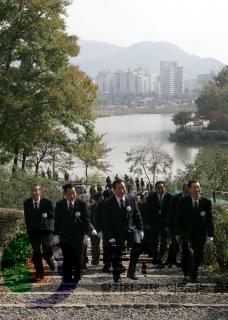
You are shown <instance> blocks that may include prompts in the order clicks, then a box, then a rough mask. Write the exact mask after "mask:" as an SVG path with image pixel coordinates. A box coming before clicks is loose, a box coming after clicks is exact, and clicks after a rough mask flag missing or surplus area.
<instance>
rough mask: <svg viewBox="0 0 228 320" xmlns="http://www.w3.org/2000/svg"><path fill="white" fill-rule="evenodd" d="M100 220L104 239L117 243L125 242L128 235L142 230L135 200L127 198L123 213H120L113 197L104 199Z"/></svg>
mask: <svg viewBox="0 0 228 320" xmlns="http://www.w3.org/2000/svg"><path fill="white" fill-rule="evenodd" d="M127 208H128V209H129V211H128V210H127ZM102 220H103V223H102V225H103V231H104V237H105V238H106V239H107V240H110V239H112V238H114V239H115V240H116V241H117V242H122V241H125V240H126V238H127V234H128V233H131V232H135V231H136V230H143V224H142V217H141V214H140V212H139V210H138V208H137V206H136V202H135V199H134V198H132V197H129V196H126V197H125V208H124V212H121V210H120V207H119V204H118V202H117V200H116V197H115V195H113V196H112V197H111V198H108V199H106V200H105V201H104V204H103V215H102Z"/></svg>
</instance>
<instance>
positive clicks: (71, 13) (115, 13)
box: [66, 0, 228, 64]
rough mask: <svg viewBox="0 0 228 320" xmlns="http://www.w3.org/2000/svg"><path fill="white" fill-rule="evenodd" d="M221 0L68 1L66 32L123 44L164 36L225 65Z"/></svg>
mask: <svg viewBox="0 0 228 320" xmlns="http://www.w3.org/2000/svg"><path fill="white" fill-rule="evenodd" d="M227 15H228V3H227V1H225V0H218V1H214V0H209V1H208V0H200V1H197V0H192V1H191V2H189V1H182V0H171V1H166V0H141V1H139V0H124V1H121V0H115V1H114V0H97V1H92V0H77V1H76V0H74V1H73V3H72V5H71V6H70V7H69V8H68V18H67V19H66V22H67V31H68V32H69V33H70V34H76V35H77V36H78V37H79V38H80V39H82V40H94V41H100V42H107V43H111V44H116V45H121V46H125V47H127V46H129V45H131V44H133V43H136V42H143V41H153V42H157V41H167V42H170V43H174V44H176V45H177V46H179V47H180V48H182V49H183V50H184V51H187V52H189V53H191V54H196V55H199V56H201V57H213V58H216V59H218V60H220V61H222V62H223V63H225V64H228V54H227V52H228V43H227V42H226V38H227V30H228V20H227Z"/></svg>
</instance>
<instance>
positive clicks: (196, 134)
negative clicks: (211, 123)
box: [169, 128, 228, 144]
mask: <svg viewBox="0 0 228 320" xmlns="http://www.w3.org/2000/svg"><path fill="white" fill-rule="evenodd" d="M169 140H170V141H173V142H180V143H190V144H202V143H205V142H206V143H210V142H217V143H218V142H221V143H222V142H226V141H228V132H225V131H210V130H205V131H191V130H188V129H184V128H178V129H177V130H176V131H175V132H174V133H171V134H170V137H169Z"/></svg>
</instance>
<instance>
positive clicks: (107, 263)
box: [103, 239, 112, 269]
mask: <svg viewBox="0 0 228 320" xmlns="http://www.w3.org/2000/svg"><path fill="white" fill-rule="evenodd" d="M111 261H112V246H110V244H109V242H108V240H106V239H103V263H104V268H107V269H108V268H110V267H111Z"/></svg>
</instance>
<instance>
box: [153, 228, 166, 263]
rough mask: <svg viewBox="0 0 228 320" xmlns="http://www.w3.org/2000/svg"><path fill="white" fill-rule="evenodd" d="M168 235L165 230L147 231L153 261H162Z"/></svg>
mask: <svg viewBox="0 0 228 320" xmlns="http://www.w3.org/2000/svg"><path fill="white" fill-rule="evenodd" d="M167 239H168V233H167V231H166V230H165V228H161V229H160V230H155V229H152V230H149V242H150V247H151V250H150V251H151V252H152V254H153V257H154V259H155V260H159V261H162V258H163V256H164V254H165V253H166V250H167Z"/></svg>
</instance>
